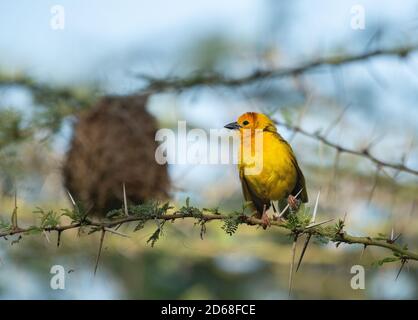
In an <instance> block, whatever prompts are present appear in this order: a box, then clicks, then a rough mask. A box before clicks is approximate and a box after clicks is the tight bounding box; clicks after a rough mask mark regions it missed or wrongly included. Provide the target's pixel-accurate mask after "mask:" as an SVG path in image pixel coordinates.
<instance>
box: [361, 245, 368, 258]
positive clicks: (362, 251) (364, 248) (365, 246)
mask: <svg viewBox="0 0 418 320" xmlns="http://www.w3.org/2000/svg"><path fill="white" fill-rule="evenodd" d="M366 248H367V244H365V245H364V246H363V250H361V254H360V260H361V258H363V255H364V252H365V251H366Z"/></svg>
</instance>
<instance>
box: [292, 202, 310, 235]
mask: <svg viewBox="0 0 418 320" xmlns="http://www.w3.org/2000/svg"><path fill="white" fill-rule="evenodd" d="M310 220H311V216H310V215H309V212H308V210H306V209H305V207H303V206H301V207H300V208H299V210H298V211H297V212H296V213H291V214H289V215H288V216H287V221H286V227H287V228H288V229H289V230H298V229H304V228H305V227H307V226H308V225H309V223H310Z"/></svg>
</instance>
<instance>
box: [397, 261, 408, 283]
mask: <svg viewBox="0 0 418 320" xmlns="http://www.w3.org/2000/svg"><path fill="white" fill-rule="evenodd" d="M406 261H407V260H406V259H405V258H404V259H402V262H401V267H400V268H399V271H398V274H397V275H396V278H395V281H396V280H398V277H399V275H400V274H401V272H402V269H403V267H404V265H405V263H406Z"/></svg>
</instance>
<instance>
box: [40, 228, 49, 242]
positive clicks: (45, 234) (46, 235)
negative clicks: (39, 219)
mask: <svg viewBox="0 0 418 320" xmlns="http://www.w3.org/2000/svg"><path fill="white" fill-rule="evenodd" d="M42 233H43V234H44V236H45V238H46V241H48V243H51V240H49V236H48V234H47V233H46V231H45V230H43V231H42Z"/></svg>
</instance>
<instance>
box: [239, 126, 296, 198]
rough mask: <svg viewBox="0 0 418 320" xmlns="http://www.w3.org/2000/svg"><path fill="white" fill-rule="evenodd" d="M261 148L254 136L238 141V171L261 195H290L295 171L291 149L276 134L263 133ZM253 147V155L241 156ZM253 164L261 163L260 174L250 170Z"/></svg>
mask: <svg viewBox="0 0 418 320" xmlns="http://www.w3.org/2000/svg"><path fill="white" fill-rule="evenodd" d="M262 135H263V137H262V138H263V139H262V148H261V147H260V148H257V147H256V146H255V144H257V139H253V140H251V143H249V142H248V141H247V142H246V141H243V140H241V148H240V158H239V159H240V163H239V165H238V166H239V170H240V173H241V174H242V175H244V176H245V179H246V181H247V182H248V184H249V187H250V188H251V189H252V191H253V192H254V193H255V194H256V195H257V196H258V197H260V198H263V199H269V200H280V199H283V198H284V197H286V196H287V195H289V194H290V192H291V191H292V190H293V189H294V187H295V185H296V179H297V171H296V168H295V166H294V163H293V162H292V153H291V152H292V150H291V149H290V148H289V146H288V145H287V144H286V143H285V142H283V141H281V140H280V139H279V138H278V136H277V134H275V133H271V132H263V133H262ZM249 148H252V150H253V153H252V157H250V158H249V157H248V156H247V157H244V156H243V155H244V154H245V153H246V154H248V153H249ZM256 163H260V164H262V166H261V168H260V170H259V173H257V174H248V173H249V172H250V173H251V170H248V169H251V168H254V165H255V164H256Z"/></svg>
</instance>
